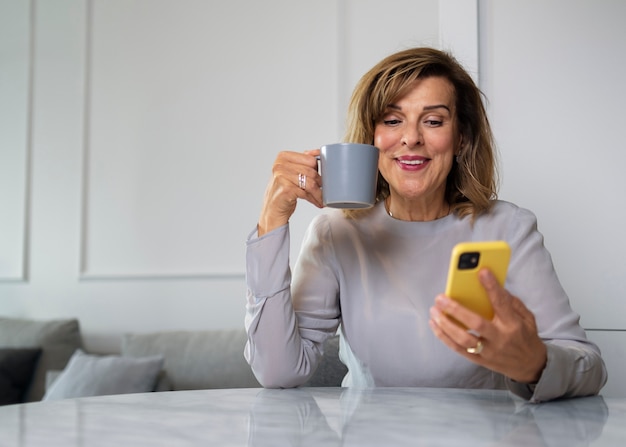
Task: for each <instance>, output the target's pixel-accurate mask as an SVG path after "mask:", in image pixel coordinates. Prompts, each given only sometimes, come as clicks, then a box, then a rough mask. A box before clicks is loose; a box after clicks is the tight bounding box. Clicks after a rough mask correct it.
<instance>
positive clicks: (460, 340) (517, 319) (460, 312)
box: [430, 269, 547, 383]
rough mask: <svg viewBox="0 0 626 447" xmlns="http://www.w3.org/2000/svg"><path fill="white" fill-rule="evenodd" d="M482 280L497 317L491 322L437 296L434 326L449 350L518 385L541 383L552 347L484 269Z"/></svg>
mask: <svg viewBox="0 0 626 447" xmlns="http://www.w3.org/2000/svg"><path fill="white" fill-rule="evenodd" d="M479 278H480V281H481V283H482V285H483V287H485V290H486V291H487V294H488V295H489V299H490V301H491V305H492V306H493V310H494V317H493V319H492V320H491V321H489V320H486V319H484V318H483V317H481V316H480V315H478V314H476V313H474V312H472V311H471V310H469V309H467V308H465V307H463V306H462V305H460V304H459V303H457V302H456V301H454V300H452V299H450V298H449V297H447V296H445V295H438V296H437V297H436V298H435V305H434V306H433V307H431V309H430V317H431V318H430V327H431V328H432V330H433V332H434V333H435V335H436V336H437V338H439V339H440V340H441V341H442V342H443V343H444V344H445V345H446V346H448V347H449V348H450V349H452V350H454V351H456V352H457V353H459V354H460V355H462V356H463V357H465V358H467V359H468V360H471V361H472V362H474V363H477V364H478V365H481V366H484V367H486V368H489V369H491V370H493V371H496V372H499V373H501V374H504V375H505V376H507V377H509V378H510V379H513V380H515V381H517V382H522V383H536V382H537V381H538V380H539V378H540V377H541V372H542V371H543V369H544V367H545V365H546V362H547V349H546V346H545V344H544V343H543V341H542V340H541V338H539V334H538V332H537V325H536V323H535V317H534V315H533V314H532V312H530V311H529V310H528V308H527V307H526V306H525V305H524V303H522V301H521V300H520V299H519V298H517V297H515V296H513V295H511V294H510V293H509V292H508V291H507V290H506V289H504V288H503V287H502V286H500V284H498V282H497V281H496V279H495V277H494V276H493V274H492V273H491V272H490V271H489V270H487V269H483V270H481V271H480V272H479ZM450 317H453V318H454V319H455V320H457V321H459V322H460V323H462V324H463V325H465V327H466V328H469V330H468V329H466V328H463V327H461V326H460V325H458V324H457V323H455V322H454V321H453V319H452V318H450Z"/></svg>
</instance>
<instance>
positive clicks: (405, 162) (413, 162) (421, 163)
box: [396, 156, 430, 171]
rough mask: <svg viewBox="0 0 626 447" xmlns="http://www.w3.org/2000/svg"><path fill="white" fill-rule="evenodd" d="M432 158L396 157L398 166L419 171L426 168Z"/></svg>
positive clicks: (406, 169)
mask: <svg viewBox="0 0 626 447" xmlns="http://www.w3.org/2000/svg"><path fill="white" fill-rule="evenodd" d="M429 161H430V159H428V158H426V157H418V156H414V157H398V158H396V163H397V164H398V166H399V167H400V168H401V169H403V170H405V171H419V170H420V169H424V168H425V167H426V165H427V164H428V162H429Z"/></svg>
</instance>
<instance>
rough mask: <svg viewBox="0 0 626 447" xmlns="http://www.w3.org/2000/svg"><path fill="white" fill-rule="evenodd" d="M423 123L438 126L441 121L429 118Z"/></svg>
mask: <svg viewBox="0 0 626 447" xmlns="http://www.w3.org/2000/svg"><path fill="white" fill-rule="evenodd" d="M424 123H425V124H426V125H427V126H430V127H438V126H441V125H442V124H443V121H441V120H436V119H429V120H426V121H424Z"/></svg>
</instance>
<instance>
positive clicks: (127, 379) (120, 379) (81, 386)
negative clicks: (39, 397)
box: [43, 349, 163, 401]
mask: <svg viewBox="0 0 626 447" xmlns="http://www.w3.org/2000/svg"><path fill="white" fill-rule="evenodd" d="M162 367H163V357H162V356H151V357H143V358H129V357H120V356H117V355H89V354H85V353H84V352H83V351H81V350H80V349H79V350H77V351H76V352H75V353H74V355H73V356H72V358H71V359H70V361H69V363H68V364H67V367H66V368H65V369H64V370H63V372H61V374H60V375H59V377H58V378H57V379H56V380H55V381H54V383H53V384H52V386H51V387H50V389H49V390H48V391H47V392H46V394H45V395H44V397H43V400H44V401H46V400H59V399H70V398H75V397H88V396H105V395H110V394H128V393H147V392H150V391H154V389H155V387H156V382H157V377H158V375H159V372H160V371H161V369H162Z"/></svg>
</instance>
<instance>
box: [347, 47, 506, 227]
mask: <svg viewBox="0 0 626 447" xmlns="http://www.w3.org/2000/svg"><path fill="white" fill-rule="evenodd" d="M432 76H437V77H442V78H445V79H447V80H448V81H449V82H450V83H452V85H453V86H454V92H455V107H456V120H457V129H458V130H459V132H460V135H461V141H462V142H463V146H462V149H461V152H460V154H459V156H458V157H456V159H455V161H454V162H453V166H452V169H451V170H450V173H449V174H448V179H447V184H446V200H447V202H448V203H449V204H450V206H451V209H452V211H453V212H454V213H456V214H457V215H459V216H468V215H469V216H471V217H472V220H473V219H474V218H475V217H476V216H478V215H479V214H481V213H483V212H486V211H487V210H489V208H490V207H491V205H492V203H493V202H492V201H493V200H494V199H495V198H497V186H498V172H497V160H496V152H495V145H494V140H493V135H492V133H491V127H490V125H489V120H488V119H487V113H486V111H485V108H484V106H483V102H482V99H483V94H482V92H481V91H480V90H479V89H478V87H477V86H476V84H475V83H474V81H473V80H472V78H471V77H470V75H469V74H468V73H467V72H466V71H465V69H464V68H463V67H462V66H461V64H460V63H459V62H458V61H457V60H456V59H455V58H454V57H453V56H452V55H450V54H448V53H446V52H443V51H440V50H436V49H433V48H411V49H407V50H404V51H400V52H398V53H395V54H392V55H390V56H388V57H386V58H385V59H383V60H382V61H380V62H379V63H378V64H376V65H375V66H374V67H373V68H372V69H371V70H370V71H368V72H367V73H366V74H365V75H364V76H363V77H362V78H361V80H360V81H359V82H358V84H357V86H356V88H355V89H354V92H353V93H352V98H351V100H350V105H349V107H348V116H347V131H346V135H345V137H344V140H345V141H348V142H353V143H365V144H374V129H375V127H376V123H378V122H379V121H380V120H381V119H382V117H383V115H384V113H385V111H386V109H387V107H388V106H389V105H390V104H393V103H394V102H395V101H397V100H398V99H399V98H401V97H402V96H404V95H405V94H406V93H408V91H409V90H410V89H411V88H412V87H413V84H414V82H415V81H417V80H418V79H424V78H427V77H432ZM388 196H389V184H388V183H387V181H386V180H385V179H384V178H383V177H382V175H381V174H380V171H379V172H378V186H377V191H376V201H377V202H380V201H383V200H385V199H386V198H387V197H388ZM367 212H369V210H344V213H345V214H346V216H348V217H358V216H360V215H362V214H363V213H367Z"/></svg>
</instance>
